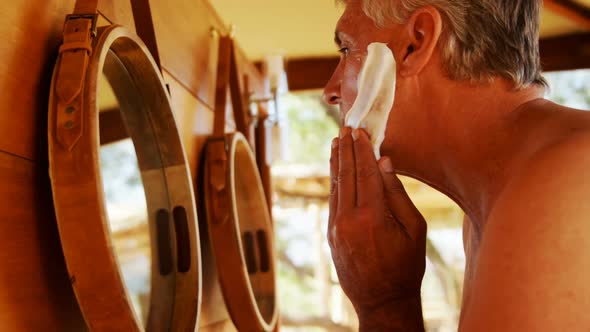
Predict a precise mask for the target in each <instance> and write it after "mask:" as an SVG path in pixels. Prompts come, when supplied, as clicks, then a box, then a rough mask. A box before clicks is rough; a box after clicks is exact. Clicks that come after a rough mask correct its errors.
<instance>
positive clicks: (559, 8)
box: [544, 0, 590, 29]
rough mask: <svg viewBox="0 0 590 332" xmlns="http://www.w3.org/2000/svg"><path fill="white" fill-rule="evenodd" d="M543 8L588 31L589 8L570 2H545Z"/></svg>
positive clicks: (549, 0) (570, 0)
mask: <svg viewBox="0 0 590 332" xmlns="http://www.w3.org/2000/svg"><path fill="white" fill-rule="evenodd" d="M544 4H545V8H547V9H549V10H551V11H554V12H556V13H557V14H559V15H562V16H564V17H566V18H568V19H570V20H572V21H574V22H576V23H577V24H579V25H580V26H582V27H584V28H586V29H590V8H588V7H586V6H584V5H582V4H580V3H577V2H574V1H572V0H545V1H544Z"/></svg>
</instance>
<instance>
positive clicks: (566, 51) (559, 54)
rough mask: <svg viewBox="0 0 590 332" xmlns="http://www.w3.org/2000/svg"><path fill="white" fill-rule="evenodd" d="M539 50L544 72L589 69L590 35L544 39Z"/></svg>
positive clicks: (582, 34)
mask: <svg viewBox="0 0 590 332" xmlns="http://www.w3.org/2000/svg"><path fill="white" fill-rule="evenodd" d="M539 48H540V52H541V64H542V65H543V70H544V71H559V70H574V69H585V68H590V33H580V34H574V35H568V36H563V37H553V38H546V39H543V40H541V42H540V43H539Z"/></svg>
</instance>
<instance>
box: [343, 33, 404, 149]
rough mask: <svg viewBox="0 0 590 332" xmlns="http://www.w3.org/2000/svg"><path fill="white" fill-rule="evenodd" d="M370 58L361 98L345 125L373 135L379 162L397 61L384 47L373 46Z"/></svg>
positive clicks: (360, 82) (360, 88) (361, 82)
mask: <svg viewBox="0 0 590 332" xmlns="http://www.w3.org/2000/svg"><path fill="white" fill-rule="evenodd" d="M367 52H368V53H367V58H366V59H365V62H364V63H363V66H362V68H361V72H360V73H359V76H358V81H357V85H358V94H357V97H356V100H355V101H354V104H353V105H352V107H351V108H350V110H349V111H348V113H347V114H346V119H345V121H344V122H345V125H346V126H347V127H351V128H364V129H365V130H367V132H368V133H369V135H371V144H372V145H373V151H374V153H375V157H376V158H377V159H380V158H381V152H380V151H379V150H380V148H381V144H382V143H383V140H384V138H385V128H386V126H387V119H388V118H389V112H391V108H392V107H393V100H394V97H395V66H396V64H395V59H394V57H393V53H392V52H391V50H390V49H389V47H387V45H386V44H383V43H371V44H370V45H369V46H368V48H367Z"/></svg>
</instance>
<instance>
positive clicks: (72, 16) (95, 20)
mask: <svg viewBox="0 0 590 332" xmlns="http://www.w3.org/2000/svg"><path fill="white" fill-rule="evenodd" d="M80 19H82V20H90V21H91V22H92V24H91V27H90V35H91V36H92V38H94V37H96V26H97V23H98V14H69V15H66V20H65V24H67V22H68V21H71V20H80Z"/></svg>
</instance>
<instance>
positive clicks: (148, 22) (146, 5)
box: [131, 0, 162, 71]
mask: <svg viewBox="0 0 590 332" xmlns="http://www.w3.org/2000/svg"><path fill="white" fill-rule="evenodd" d="M131 10H132V11H133V19H134V20H135V32H136V33H137V35H138V36H139V38H141V40H142V41H143V43H144V44H145V46H147V48H148V50H149V51H150V53H151V54H152V57H153V58H154V61H155V62H156V65H157V66H158V68H159V69H160V71H162V64H161V63H160V53H159V52H158V43H157V41H156V31H155V30H154V21H153V17H152V11H151V8H150V2H149V0H131Z"/></svg>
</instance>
